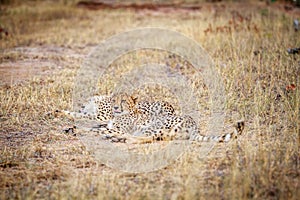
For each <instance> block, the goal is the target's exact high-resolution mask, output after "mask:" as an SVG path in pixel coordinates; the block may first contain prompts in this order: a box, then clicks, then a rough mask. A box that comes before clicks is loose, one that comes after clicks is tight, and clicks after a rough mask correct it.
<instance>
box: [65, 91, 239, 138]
mask: <svg viewBox="0 0 300 200" xmlns="http://www.w3.org/2000/svg"><path fill="white" fill-rule="evenodd" d="M90 107H92V109H91V108H90ZM88 111H89V112H88ZM65 114H67V115H70V116H72V117H74V118H76V117H79V118H88V119H96V120H98V121H100V122H104V123H105V124H106V126H105V127H104V128H103V129H100V132H101V133H103V134H104V135H105V138H107V139H111V140H112V141H123V142H127V143H150V142H153V141H170V140H191V141H198V142H204V141H217V142H228V141H230V140H231V139H232V138H237V137H238V136H239V135H241V134H242V132H243V129H244V125H245V124H244V121H242V120H241V121H238V122H236V124H235V125H234V130H233V131H232V132H230V133H227V134H223V135H217V136H205V135H203V134H201V133H200V129H199V128H198V126H197V123H196V122H195V121H194V120H193V118H192V117H191V116H188V115H185V116H180V115H176V114H175V109H174V108H173V106H172V105H171V104H169V103H168V102H165V101H154V102H149V101H141V102H137V98H134V97H132V96H130V95H127V94H118V95H113V96H94V97H92V98H91V100H90V101H89V103H88V104H87V105H86V106H85V107H84V108H83V110H82V112H80V113H76V112H68V111H66V112H65Z"/></svg>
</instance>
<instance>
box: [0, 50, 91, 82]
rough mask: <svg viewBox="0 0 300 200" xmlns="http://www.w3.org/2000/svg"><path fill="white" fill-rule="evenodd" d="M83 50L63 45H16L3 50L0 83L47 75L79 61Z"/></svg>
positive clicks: (0, 58) (0, 64) (82, 55)
mask: <svg viewBox="0 0 300 200" xmlns="http://www.w3.org/2000/svg"><path fill="white" fill-rule="evenodd" d="M84 56H85V53H84V52H83V51H80V52H79V51H76V50H72V49H69V48H65V47H56V46H41V47H18V48H14V49H8V50H5V51H4V52H3V54H2V56H1V57H0V60H1V63H0V85H5V84H15V83H18V82H22V81H24V80H28V79H31V78H33V77H35V76H48V75H50V74H53V73H54V72H55V71H56V70H61V69H64V68H65V67H67V66H69V65H72V64H73V63H74V62H75V61H81V60H82V59H83V58H84Z"/></svg>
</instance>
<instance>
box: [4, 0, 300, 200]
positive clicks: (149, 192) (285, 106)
mask: <svg viewBox="0 0 300 200" xmlns="http://www.w3.org/2000/svg"><path fill="white" fill-rule="evenodd" d="M222 5H224V6H222ZM222 5H221V4H211V5H210V4H209V5H207V9H203V10H202V11H201V12H194V13H190V14H184V13H177V12H171V13H167V14H163V13H157V12H132V11H130V10H115V11H113V12H112V11H108V10H103V11H87V10H83V9H78V8H76V7H74V6H73V5H72V4H62V2H60V3H59V4H55V3H52V2H48V1H47V2H27V3H23V4H21V5H5V6H2V7H1V15H0V25H1V26H2V27H4V28H5V29H7V31H8V32H9V35H8V36H1V43H0V44H1V55H0V60H1V66H4V65H5V64H6V63H8V62H16V61H22V60H24V59H26V58H29V60H32V59H33V60H34V61H35V62H36V61H43V60H45V59H46V60H48V61H49V62H54V63H57V65H61V66H62V68H54V69H53V70H51V74H48V75H47V76H45V75H44V76H38V77H35V78H32V79H30V80H28V81H23V82H21V83H17V84H6V85H2V86H1V88H0V131H1V135H0V198H1V199H37V198H41V199H45V198H49V199H70V198H72V199H73V198H74V199H96V198H97V199H216V198H217V199H249V198H253V199H297V198H299V196H300V192H299V191H300V182H299V179H300V178H299V173H300V170H299V169H300V166H299V162H300V157H299V142H300V141H299V132H300V126H299V124H300V118H299V111H300V110H299V99H300V92H299V85H300V79H299V74H300V66H299V60H300V57H299V55H288V54H287V53H286V49H287V48H289V47H299V46H300V41H299V33H297V32H294V30H293V27H292V20H293V17H295V16H291V15H288V14H287V13H284V12H282V11H279V10H277V9H273V8H270V7H267V6H265V5H264V4H263V3H260V4H258V5H254V4H251V3H248V4H246V5H245V4H230V5H228V4H222ZM298 17H299V16H298ZM233 19H234V20H233ZM149 25H150V26H161V27H165V28H170V29H172V30H177V31H180V32H182V33H184V34H186V35H187V36H189V37H191V38H194V39H195V40H196V41H198V42H199V43H201V44H202V45H203V47H204V48H205V49H206V50H207V51H208V53H209V54H210V55H211V56H212V57H213V59H214V61H215V63H216V65H217V69H218V72H219V73H220V74H221V75H222V77H223V79H224V84H225V88H226V93H227V98H228V100H227V101H228V102H227V110H228V113H229V115H228V118H229V119H228V121H231V120H235V119H237V118H240V117H244V118H245V119H246V125H247V127H246V130H245V133H244V136H243V137H242V138H240V139H239V140H238V142H232V143H229V144H220V145H218V146H217V148H215V149H214V151H212V152H211V153H210V155H209V156H207V157H206V158H205V159H201V160H199V159H198V157H197V154H198V153H199V152H198V151H197V146H196V145H195V146H193V148H192V149H191V150H190V151H189V152H186V153H185V155H184V156H182V157H181V158H179V159H178V160H176V161H174V164H172V165H170V166H168V167H166V168H164V169H161V170H158V171H155V172H151V173H145V174H128V173H123V172H121V171H118V170H114V169H111V168H109V167H106V166H105V165H103V164H101V163H99V162H97V161H96V160H95V159H94V158H93V156H92V155H90V153H89V152H88V151H87V150H86V148H85V147H84V145H83V144H82V143H81V142H80V140H79V139H78V137H77V136H74V135H72V134H65V133H63V131H62V130H63V129H64V128H65V127H69V126H71V125H72V121H69V120H68V119H66V118H63V117H57V116H55V114H54V111H55V110H56V109H70V108H71V104H72V100H71V93H72V88H73V85H74V83H73V81H74V77H75V76H76V71H77V70H78V68H79V67H80V65H81V62H82V59H83V58H84V56H85V55H86V54H87V53H88V52H89V51H90V50H91V47H93V46H95V45H97V44H98V43H99V42H100V41H101V40H103V39H105V38H107V37H109V36H111V35H113V34H115V33H118V32H121V31H124V30H129V29H131V28H134V27H143V26H149ZM15 47H35V48H37V50H36V51H40V49H46V51H47V49H48V50H49V47H52V48H53V47H55V48H58V47H63V48H65V49H66V50H72V52H76V53H77V54H79V55H81V56H79V57H76V58H75V57H74V56H72V55H71V56H68V55H64V54H63V55H56V54H55V55H52V54H51V52H50V51H49V52H50V54H51V55H52V56H47V55H50V54H47V53H45V54H44V55H41V54H37V55H36V57H34V58H32V57H30V56H32V54H30V56H28V54H27V53H26V52H22V51H20V52H17V53H15V52H16V51H15ZM254 52H255V53H254ZM4 78H5V77H3V81H5V80H4ZM1 81H2V80H1ZM291 84H294V85H295V86H296V88H295V89H291V87H287V86H290V85H291Z"/></svg>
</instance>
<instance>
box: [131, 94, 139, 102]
mask: <svg viewBox="0 0 300 200" xmlns="http://www.w3.org/2000/svg"><path fill="white" fill-rule="evenodd" d="M131 99H132V101H133V103H134V104H136V103H137V100H138V97H134V96H133V95H131Z"/></svg>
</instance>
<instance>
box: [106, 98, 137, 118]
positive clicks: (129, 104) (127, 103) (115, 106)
mask: <svg viewBox="0 0 300 200" xmlns="http://www.w3.org/2000/svg"><path fill="white" fill-rule="evenodd" d="M111 106H112V113H113V115H114V116H120V115H124V114H130V113H131V112H133V110H134V107H135V98H133V97H132V96H129V95H127V94H118V95H114V96H113V97H112V99H111Z"/></svg>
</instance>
